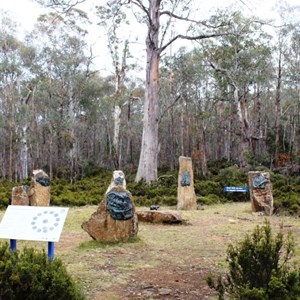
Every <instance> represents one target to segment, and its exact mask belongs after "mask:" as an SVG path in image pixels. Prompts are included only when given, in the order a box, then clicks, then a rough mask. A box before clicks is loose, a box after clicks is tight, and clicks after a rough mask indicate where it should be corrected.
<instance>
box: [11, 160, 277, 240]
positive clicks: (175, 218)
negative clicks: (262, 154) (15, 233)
mask: <svg viewBox="0 0 300 300" xmlns="http://www.w3.org/2000/svg"><path fill="white" fill-rule="evenodd" d="M248 179H249V191H250V198H251V207H252V211H253V212H258V213H261V214H264V215H272V213H273V196H272V186H271V182H270V175H269V173H268V172H249V173H248ZM11 204H12V205H31V206H49V205H50V179H49V176H48V175H47V174H46V173H45V172H44V171H43V170H34V171H33V177H32V180H31V183H30V186H29V187H28V186H16V187H14V188H13V190H12V201H11ZM158 209H159V206H158V205H151V207H150V210H149V211H138V212H137V210H136V207H135V204H134V201H133V199H132V195H131V193H130V192H129V191H128V190H127V189H126V180H125V175H124V173H123V171H121V170H116V171H114V172H113V176H112V180H111V183H110V185H109V187H108V188H107V190H106V193H105V195H104V198H103V200H102V201H101V202H100V203H99V205H98V207H97V210H96V211H95V212H94V213H93V214H92V215H91V217H90V218H89V220H87V221H85V222H83V223H82V224H81V227H82V229H83V230H85V231H86V232H87V233H88V234H89V235H90V236H91V237H92V238H93V239H95V240H97V241H99V242H111V241H123V242H126V241H128V239H129V238H131V237H135V236H136V235H137V233H138V221H139V220H140V221H148V222H152V223H156V222H160V223H168V224H172V223H180V222H181V221H182V218H181V214H180V213H179V212H174V211H172V212H168V211H158ZM195 209H197V197H196V194H195V190H194V177H193V168H192V159H191V158H190V157H184V156H180V157H179V174H178V189H177V210H178V211H180V210H195Z"/></svg>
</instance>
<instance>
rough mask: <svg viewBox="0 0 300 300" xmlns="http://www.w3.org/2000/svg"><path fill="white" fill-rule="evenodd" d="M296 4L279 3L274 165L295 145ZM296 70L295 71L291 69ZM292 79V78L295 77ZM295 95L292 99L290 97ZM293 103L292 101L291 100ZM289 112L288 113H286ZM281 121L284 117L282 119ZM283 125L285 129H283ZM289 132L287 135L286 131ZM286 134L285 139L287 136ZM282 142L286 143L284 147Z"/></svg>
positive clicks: (297, 28)
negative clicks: (294, 5) (293, 5)
mask: <svg viewBox="0 0 300 300" xmlns="http://www.w3.org/2000/svg"><path fill="white" fill-rule="evenodd" d="M299 11H300V8H299V7H290V6H289V5H287V3H285V2H282V3H280V6H279V14H280V23H281V25H280V26H279V27H278V28H277V30H276V35H275V36H276V44H275V47H274V48H275V54H276V63H277V75H276V89H275V91H276V94H275V121H274V131H275V142H274V153H273V154H274V161H275V167H278V166H279V165H280V160H281V159H280V156H281V155H282V154H284V153H287V152H288V153H289V154H290V155H291V154H292V153H293V147H294V145H295V138H296V134H295V133H296V130H295V128H296V127H295V120H296V118H297V117H293V115H294V112H295V111H296V110H295V108H296V107H297V104H296V103H297V102H299V95H298V96H296V97H293V96H292V95H295V91H297V90H299V85H298V84H299V82H297V75H296V76H295V74H297V71H299V70H297V68H296V69H295V66H297V63H298V62H299V53H300V52H299V38H298V35H299V20H298V15H299ZM295 71H296V72H295ZM295 79H296V80H295ZM296 94H297V92H296ZM292 98H295V100H292ZM295 102H296V103H295ZM288 114H290V115H288ZM284 120H288V121H285V122H284ZM286 128H289V130H287V129H286ZM287 131H290V134H287V133H286V132H287ZM288 135H289V136H290V138H289V141H288V139H287V136H288ZM286 144H288V145H289V146H287V147H286ZM287 148H289V149H287Z"/></svg>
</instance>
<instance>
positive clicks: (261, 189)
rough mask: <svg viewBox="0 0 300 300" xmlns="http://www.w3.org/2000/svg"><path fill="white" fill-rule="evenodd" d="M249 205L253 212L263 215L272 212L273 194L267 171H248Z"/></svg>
mask: <svg viewBox="0 0 300 300" xmlns="http://www.w3.org/2000/svg"><path fill="white" fill-rule="evenodd" d="M248 180H249V191H250V198H251V207H252V211H253V212H255V213H256V212H259V213H262V214H264V215H268V216H270V215H272V213H273V202H274V200H273V194H272V184H271V181H270V174H269V173H268V172H258V171H251V172H248Z"/></svg>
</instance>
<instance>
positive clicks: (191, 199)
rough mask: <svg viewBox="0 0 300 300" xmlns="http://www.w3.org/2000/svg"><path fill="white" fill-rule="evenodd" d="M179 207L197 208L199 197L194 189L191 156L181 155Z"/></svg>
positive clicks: (186, 208)
mask: <svg viewBox="0 0 300 300" xmlns="http://www.w3.org/2000/svg"><path fill="white" fill-rule="evenodd" d="M177 209H179V210H193V209H197V198H196V194H195V189H194V174H193V165H192V159H191V158H190V157H184V156H180V157H179V174H178V189H177Z"/></svg>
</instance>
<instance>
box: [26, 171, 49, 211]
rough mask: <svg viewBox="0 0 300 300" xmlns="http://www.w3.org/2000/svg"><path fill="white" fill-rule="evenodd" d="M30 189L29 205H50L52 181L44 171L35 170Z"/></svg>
mask: <svg viewBox="0 0 300 300" xmlns="http://www.w3.org/2000/svg"><path fill="white" fill-rule="evenodd" d="M32 173H33V177H32V179H31V183H30V188H29V193H28V196H29V203H30V205H32V206H49V205H50V179H49V176H48V175H47V174H46V173H45V172H44V171H43V170H34V171H33V172H32Z"/></svg>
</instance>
